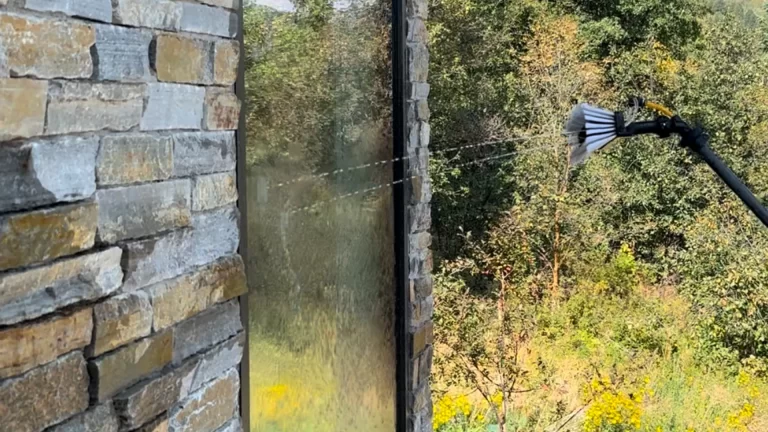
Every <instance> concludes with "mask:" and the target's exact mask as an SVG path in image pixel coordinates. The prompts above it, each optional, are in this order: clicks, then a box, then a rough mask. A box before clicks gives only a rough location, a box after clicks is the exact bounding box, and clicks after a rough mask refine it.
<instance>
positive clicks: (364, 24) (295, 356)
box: [243, 0, 397, 432]
mask: <svg viewBox="0 0 768 432" xmlns="http://www.w3.org/2000/svg"><path fill="white" fill-rule="evenodd" d="M257 3H258V4H254V3H246V5H245V7H244V18H243V19H244V37H245V49H246V56H245V59H246V60H245V62H246V68H245V78H244V82H245V89H246V90H245V91H246V98H247V99H246V101H247V110H248V111H247V113H246V119H247V120H246V128H247V137H248V138H247V144H246V150H245V167H244V171H245V181H246V191H247V192H246V195H245V204H244V205H245V206H246V210H247V212H246V214H247V233H248V236H247V252H246V260H247V261H246V262H247V265H246V268H247V271H248V273H249V274H248V278H249V284H250V295H249V313H248V315H249V317H248V320H249V322H248V326H249V331H250V333H249V358H250V360H249V376H248V379H249V380H250V383H249V390H250V392H249V393H250V398H249V399H250V411H249V414H250V424H251V430H252V431H254V432H281V431H313V432H325V431H328V432H343V431H350V432H351V431H369V432H378V431H387V432H389V431H394V430H395V423H396V419H395V416H396V407H395V405H396V392H397V385H396V363H397V361H396V351H397V349H396V345H397V344H396V340H395V339H396V338H395V334H396V332H395V302H396V297H397V296H396V290H395V280H396V275H395V268H396V259H397V257H396V253H395V250H396V249H395V241H396V237H397V236H396V228H395V225H396V223H395V219H394V215H395V214H396V212H395V211H393V210H395V207H396V205H395V203H396V200H395V198H394V196H393V190H394V189H393V188H392V187H389V186H391V185H392V183H393V177H394V176H393V165H392V162H391V161H392V158H393V153H394V148H393V143H394V139H393V129H394V128H393V110H392V106H393V103H392V101H393V86H392V56H391V52H392V47H391V43H390V34H391V28H392V8H391V3H389V2H386V1H379V0H344V1H336V2H335V3H330V2H318V1H296V2H291V1H287V0H279V1H278V0H274V1H273V0H262V1H259V2H257Z"/></svg>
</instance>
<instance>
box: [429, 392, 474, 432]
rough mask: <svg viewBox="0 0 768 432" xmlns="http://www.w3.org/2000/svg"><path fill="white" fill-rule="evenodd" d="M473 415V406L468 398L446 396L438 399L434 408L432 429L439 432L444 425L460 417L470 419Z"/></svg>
mask: <svg viewBox="0 0 768 432" xmlns="http://www.w3.org/2000/svg"><path fill="white" fill-rule="evenodd" d="M471 414H472V405H471V404H470V403H469V399H468V398H467V396H463V395H462V396H456V397H454V396H451V395H445V396H443V397H442V398H440V399H438V401H437V402H436V403H435V406H434V414H433V416H432V428H433V429H434V430H439V429H440V428H441V427H442V426H443V425H445V424H448V423H450V422H451V421H452V420H454V419H456V418H457V417H459V416H463V418H464V419H469V417H470V416H471Z"/></svg>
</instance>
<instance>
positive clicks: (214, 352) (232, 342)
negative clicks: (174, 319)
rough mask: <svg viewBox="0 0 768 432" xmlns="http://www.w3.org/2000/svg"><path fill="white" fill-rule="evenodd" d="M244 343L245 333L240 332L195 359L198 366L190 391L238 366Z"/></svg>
mask: <svg viewBox="0 0 768 432" xmlns="http://www.w3.org/2000/svg"><path fill="white" fill-rule="evenodd" d="M238 316H239V315H238ZM185 322H186V321H185ZM190 322H191V320H190ZM230 326H231V324H230ZM244 345H245V333H240V335H238V336H235V337H233V338H231V339H229V340H228V341H226V342H222V343H220V344H218V345H217V346H215V347H213V348H212V349H211V350H210V351H208V352H206V353H204V354H202V355H200V357H199V358H198V359H195V361H197V368H196V369H195V375H194V378H193V379H192V383H191V385H190V391H195V390H197V389H199V388H200V387H202V386H203V385H204V384H206V383H208V382H210V381H213V380H215V379H216V378H218V377H220V376H222V375H223V374H224V373H225V372H226V371H227V370H229V369H232V368H234V367H237V365H239V364H240V360H241V359H242V358H243V346H244Z"/></svg>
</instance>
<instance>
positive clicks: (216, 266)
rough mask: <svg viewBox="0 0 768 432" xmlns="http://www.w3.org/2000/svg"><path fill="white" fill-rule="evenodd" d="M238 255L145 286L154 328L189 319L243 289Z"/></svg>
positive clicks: (243, 271)
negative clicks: (147, 286)
mask: <svg viewBox="0 0 768 432" xmlns="http://www.w3.org/2000/svg"><path fill="white" fill-rule="evenodd" d="M244 268H245V267H244V265H243V260H242V259H241V258H240V256H234V257H230V258H224V259H221V260H219V261H216V262H214V263H213V264H210V265H207V266H204V267H200V268H198V269H197V270H196V271H195V272H194V273H191V274H187V275H183V276H180V277H177V278H175V279H172V280H170V281H166V282H161V283H159V284H157V285H155V286H153V287H150V288H149V289H148V291H149V294H150V297H151V299H152V308H153V310H154V312H153V314H154V316H153V324H152V327H153V328H154V329H155V331H157V330H160V329H164V328H166V327H169V326H172V325H173V324H175V323H177V322H180V321H183V320H185V319H187V318H190V317H192V316H194V315H196V314H198V313H200V312H202V311H204V310H206V309H208V307H209V306H211V305H214V304H216V303H219V302H223V301H226V300H229V299H231V298H234V297H237V296H239V295H242V294H244V293H245V292H246V290H247V287H246V283H245V270H244Z"/></svg>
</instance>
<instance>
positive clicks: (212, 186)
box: [192, 172, 237, 211]
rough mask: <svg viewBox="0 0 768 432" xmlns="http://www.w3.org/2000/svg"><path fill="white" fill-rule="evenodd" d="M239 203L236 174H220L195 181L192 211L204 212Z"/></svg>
mask: <svg viewBox="0 0 768 432" xmlns="http://www.w3.org/2000/svg"><path fill="white" fill-rule="evenodd" d="M235 201H237V179H236V178H235V173H233V172H228V173H218V174H210V175H204V176H200V177H197V178H195V179H194V183H193V186H192V210H193V211H204V210H212V209H215V208H219V207H223V206H225V205H227V204H232V203H233V202H235Z"/></svg>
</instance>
